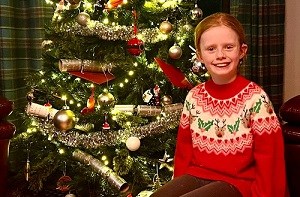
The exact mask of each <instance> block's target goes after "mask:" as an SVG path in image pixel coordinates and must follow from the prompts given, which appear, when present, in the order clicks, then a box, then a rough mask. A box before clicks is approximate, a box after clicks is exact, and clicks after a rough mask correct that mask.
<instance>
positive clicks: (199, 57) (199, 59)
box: [196, 51, 204, 63]
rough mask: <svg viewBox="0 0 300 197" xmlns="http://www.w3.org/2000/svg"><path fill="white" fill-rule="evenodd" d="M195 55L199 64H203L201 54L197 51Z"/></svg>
mask: <svg viewBox="0 0 300 197" xmlns="http://www.w3.org/2000/svg"><path fill="white" fill-rule="evenodd" d="M196 55H197V59H198V61H199V62H201V63H204V62H203V59H202V58H201V54H200V52H199V51H196Z"/></svg>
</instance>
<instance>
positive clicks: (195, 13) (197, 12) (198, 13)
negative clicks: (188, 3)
mask: <svg viewBox="0 0 300 197" xmlns="http://www.w3.org/2000/svg"><path fill="white" fill-rule="evenodd" d="M190 13H191V19H192V20H200V19H202V17H203V11H202V10H201V9H200V8H198V6H197V4H196V5H195V7H194V9H192V10H191V11H190Z"/></svg>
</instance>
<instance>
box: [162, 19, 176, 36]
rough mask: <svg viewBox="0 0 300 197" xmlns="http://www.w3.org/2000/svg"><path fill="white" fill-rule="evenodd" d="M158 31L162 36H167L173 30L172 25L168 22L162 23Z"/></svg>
mask: <svg viewBox="0 0 300 197" xmlns="http://www.w3.org/2000/svg"><path fill="white" fill-rule="evenodd" d="M159 30H160V31H161V32H162V33H164V34H168V33H170V32H171V31H172V30H173V25H172V24H171V23H170V22H169V21H163V22H162V23H161V24H160V26H159Z"/></svg>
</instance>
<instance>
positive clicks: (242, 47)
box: [240, 44, 248, 59]
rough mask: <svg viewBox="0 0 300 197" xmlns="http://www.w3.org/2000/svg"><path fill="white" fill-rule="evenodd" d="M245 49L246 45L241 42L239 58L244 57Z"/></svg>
mask: <svg viewBox="0 0 300 197" xmlns="http://www.w3.org/2000/svg"><path fill="white" fill-rule="evenodd" d="M247 50H248V45H246V44H242V46H241V55H240V59H243V58H244V57H245V55H246V54H247Z"/></svg>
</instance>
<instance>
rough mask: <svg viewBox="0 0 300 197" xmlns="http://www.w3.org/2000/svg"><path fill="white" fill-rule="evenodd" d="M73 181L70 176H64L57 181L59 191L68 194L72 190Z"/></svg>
mask: <svg viewBox="0 0 300 197" xmlns="http://www.w3.org/2000/svg"><path fill="white" fill-rule="evenodd" d="M71 181H72V179H71V177H69V176H62V177H60V178H59V179H58V181H57V188H56V189H58V190H60V191H62V192H67V191H69V190H70V183H71Z"/></svg>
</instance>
